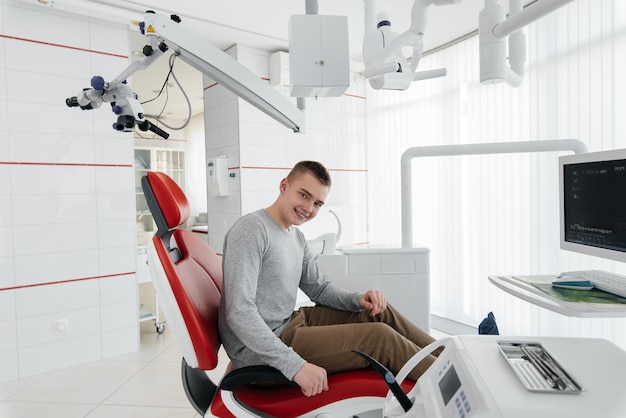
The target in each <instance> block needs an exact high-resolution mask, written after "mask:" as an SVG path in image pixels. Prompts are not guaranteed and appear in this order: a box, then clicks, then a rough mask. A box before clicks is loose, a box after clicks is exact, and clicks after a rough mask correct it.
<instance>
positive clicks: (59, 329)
mask: <svg viewBox="0 0 626 418" xmlns="http://www.w3.org/2000/svg"><path fill="white" fill-rule="evenodd" d="M69 331H70V324H69V321H68V320H67V319H55V320H54V321H52V332H53V333H54V334H67V333H68V332H69Z"/></svg>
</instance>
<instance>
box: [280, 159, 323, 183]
mask: <svg viewBox="0 0 626 418" xmlns="http://www.w3.org/2000/svg"><path fill="white" fill-rule="evenodd" d="M307 171H308V172H309V173H311V174H313V175H314V176H315V177H316V178H317V179H318V180H319V181H320V182H321V183H322V184H323V185H325V186H328V187H330V186H331V180H330V174H329V173H328V170H327V169H326V167H324V166H323V165H322V164H321V163H318V162H317V161H300V162H299V163H297V164H296V165H294V166H293V168H292V169H291V171H290V172H289V174H288V175H287V180H289V181H290V182H291V181H293V180H294V179H296V178H297V177H299V176H300V175H302V174H304V173H306V172H307Z"/></svg>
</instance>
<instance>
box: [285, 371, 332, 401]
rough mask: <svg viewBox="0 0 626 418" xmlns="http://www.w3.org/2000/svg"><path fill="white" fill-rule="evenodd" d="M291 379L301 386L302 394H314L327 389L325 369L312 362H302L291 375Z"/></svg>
mask: <svg viewBox="0 0 626 418" xmlns="http://www.w3.org/2000/svg"><path fill="white" fill-rule="evenodd" d="M293 381H294V382H296V383H297V384H298V386H300V388H302V393H304V396H315V395H319V394H320V393H322V391H327V390H328V378H327V376H326V369H323V368H321V367H319V366H316V365H315V364H312V363H304V366H302V367H301V368H300V370H298V371H297V372H296V374H295V375H294V376H293Z"/></svg>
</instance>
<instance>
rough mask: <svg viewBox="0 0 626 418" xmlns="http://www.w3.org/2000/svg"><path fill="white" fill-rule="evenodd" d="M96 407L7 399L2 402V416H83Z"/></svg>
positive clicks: (56, 417) (18, 417) (27, 417)
mask: <svg viewBox="0 0 626 418" xmlns="http://www.w3.org/2000/svg"><path fill="white" fill-rule="evenodd" d="M95 407H96V405H88V404H71V403H52V402H16V401H6V402H1V403H0V417H6V418H32V417H46V418H83V417H86V416H88V414H89V413H90V412H91V411H92V410H93V409H94V408H95Z"/></svg>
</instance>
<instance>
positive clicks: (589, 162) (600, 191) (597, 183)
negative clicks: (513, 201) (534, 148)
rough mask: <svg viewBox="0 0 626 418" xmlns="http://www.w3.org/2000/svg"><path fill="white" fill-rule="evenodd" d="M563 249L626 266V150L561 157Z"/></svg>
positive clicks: (560, 182) (560, 181)
mask: <svg viewBox="0 0 626 418" xmlns="http://www.w3.org/2000/svg"><path fill="white" fill-rule="evenodd" d="M559 184H560V187H559V189H560V190H559V192H560V193H559V194H560V224H561V248H562V249H564V250H569V251H575V252H578V253H582V254H587V255H593V256H597V257H602V258H607V259H611V260H617V261H622V262H626V149H623V150H611V151H601V152H590V153H584V154H574V155H566V156H561V157H559Z"/></svg>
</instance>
